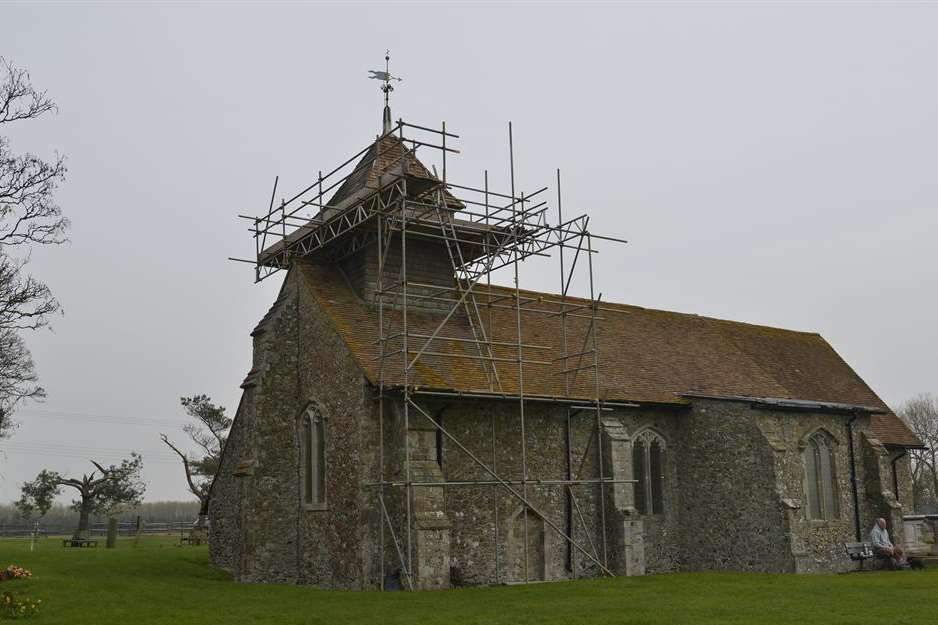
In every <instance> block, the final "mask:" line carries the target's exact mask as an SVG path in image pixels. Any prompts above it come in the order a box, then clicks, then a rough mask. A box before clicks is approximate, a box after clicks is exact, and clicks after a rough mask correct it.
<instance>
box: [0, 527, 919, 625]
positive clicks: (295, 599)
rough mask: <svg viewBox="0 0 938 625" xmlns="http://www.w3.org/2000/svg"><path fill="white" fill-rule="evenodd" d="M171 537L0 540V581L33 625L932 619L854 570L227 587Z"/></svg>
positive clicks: (898, 589)
mask: <svg viewBox="0 0 938 625" xmlns="http://www.w3.org/2000/svg"><path fill="white" fill-rule="evenodd" d="M173 540H174V539H172V538H152V537H151V538H145V539H143V540H142V541H141V544H140V546H138V547H136V548H134V547H133V545H132V542H131V541H130V540H125V541H121V542H120V543H118V547H117V549H112V550H108V549H104V546H103V541H102V543H101V547H99V548H98V549H65V548H63V547H62V546H61V541H56V540H52V539H48V540H46V541H44V542H42V543H41V544H40V547H39V549H38V550H37V551H36V552H34V553H30V551H29V543H28V542H27V541H21V540H0V566H2V567H6V565H7V564H10V563H15V564H19V565H22V566H25V567H26V568H28V569H30V570H32V572H33V575H34V577H33V578H32V579H30V580H16V581H9V582H2V583H0V591H4V590H12V591H14V592H16V593H23V594H28V595H30V596H32V597H36V598H39V599H42V601H43V611H42V613H41V614H40V615H39V616H37V617H36V618H35V619H33V620H32V621H31V622H33V623H37V624H38V623H43V624H46V623H48V624H50V625H51V624H54V623H61V624H63V625H64V624H68V625H83V624H89V625H112V624H113V625H149V624H151V623H152V624H163V623H165V624H167V625H169V624H172V625H196V624H198V625H214V624H221V623H224V624H231V623H235V624H241V623H247V624H267V623H270V624H274V623H276V624H277V625H294V624H297V625H298V624H311V623H329V624H340V623H368V624H372V623H374V624H397V623H399V624H407V625H411V624H419V625H433V624H437V623H438V624H441V625H442V624H446V625H454V624H457V623H458V624H459V625H463V624H465V625H471V624H475V623H479V624H482V623H485V624H487V625H488V624H499V623H538V624H552V623H557V624H561V623H562V624H565V625H569V624H575V623H590V624H605V623H636V624H637V623H643V624H644V623H648V624H688V625H706V624H710V623H720V624H735V623H738V624H740V625H757V624H760V623H773V624H775V623H791V624H797V625H807V624H810V623H824V624H833V625H837V624H848V623H849V624H866V623H877V624H878V623H888V624H890V625H902V624H906V623H908V624H915V625H925V624H928V623H935V622H938V606H936V601H935V600H936V599H938V593H936V590H938V588H936V586H938V571H908V572H906V571H903V572H898V573H888V572H883V573H878V572H877V573H864V574H858V575H825V576H806V575H802V576H796V575H764V574H735V573H734V574H730V573H698V574H682V575H658V576H649V577H642V578H618V579H601V580H583V581H576V582H562V583H553V584H535V585H530V586H512V587H497V588H473V589H466V590H449V591H435V592H418V593H406V592H396V593H379V592H339V591H325V590H316V589H312V588H304V587H297V586H286V585H248V584H235V583H232V582H231V581H230V580H229V578H228V576H227V575H226V574H224V573H222V572H220V571H218V570H216V569H214V568H213V567H212V566H211V565H210V564H209V562H208V554H207V551H206V549H205V548H204V547H202V548H193V547H175V546H173Z"/></svg>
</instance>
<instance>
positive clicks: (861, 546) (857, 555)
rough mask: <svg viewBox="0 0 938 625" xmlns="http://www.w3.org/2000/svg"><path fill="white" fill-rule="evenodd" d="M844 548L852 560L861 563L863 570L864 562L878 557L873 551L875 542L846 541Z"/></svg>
mask: <svg viewBox="0 0 938 625" xmlns="http://www.w3.org/2000/svg"><path fill="white" fill-rule="evenodd" d="M844 550H845V551H846V552H847V556H848V557H849V558H850V559H851V560H853V561H855V562H859V563H860V570H861V571H862V570H863V562H865V561H866V560H871V559H875V558H876V557H877V555H876V553H875V552H874V551H873V543H844Z"/></svg>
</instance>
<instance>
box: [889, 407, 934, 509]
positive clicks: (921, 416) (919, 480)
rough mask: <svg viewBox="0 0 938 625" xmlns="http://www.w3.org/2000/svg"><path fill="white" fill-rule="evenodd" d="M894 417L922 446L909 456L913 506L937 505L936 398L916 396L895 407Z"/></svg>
mask: <svg viewBox="0 0 938 625" xmlns="http://www.w3.org/2000/svg"><path fill="white" fill-rule="evenodd" d="M896 414H898V415H899V416H900V417H901V418H902V420H903V421H905V422H906V424H907V425H908V426H909V428H910V429H911V430H912V431H913V432H915V435H916V436H918V437H919V438H920V439H921V441H922V443H924V445H925V449H915V450H912V451H911V454H910V457H911V461H912V490H913V499H914V501H915V504H916V505H922V504H932V505H935V504H938V398H936V397H934V396H933V395H930V394H928V393H923V394H921V395H917V396H915V397H913V398H912V399H910V400H908V401H907V402H905V403H904V404H902V405H901V406H899V409H898V410H897V411H896Z"/></svg>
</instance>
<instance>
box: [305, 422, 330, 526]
mask: <svg viewBox="0 0 938 625" xmlns="http://www.w3.org/2000/svg"><path fill="white" fill-rule="evenodd" d="M300 463H301V464H300V466H301V467H302V478H303V504H304V505H306V506H308V507H311V508H316V507H322V506H325V504H326V422H325V419H323V416H322V414H321V413H320V412H319V410H317V409H316V408H314V407H312V406H310V407H309V408H307V409H306V411H305V412H304V413H303V417H302V424H301V427H300Z"/></svg>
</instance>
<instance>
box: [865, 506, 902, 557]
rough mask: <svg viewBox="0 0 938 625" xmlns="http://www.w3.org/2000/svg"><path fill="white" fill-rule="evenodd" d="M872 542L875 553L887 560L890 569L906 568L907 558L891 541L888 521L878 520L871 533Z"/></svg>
mask: <svg viewBox="0 0 938 625" xmlns="http://www.w3.org/2000/svg"><path fill="white" fill-rule="evenodd" d="M870 542H871V543H873V551H874V552H875V553H876V555H878V556H879V557H881V558H885V559H886V561H887V562H888V563H889V565H890V568H893V569H897V568H904V567H905V566H906V562H905V557H904V556H903V554H902V549H900V548H899V547H896V546H895V545H893V544H892V541H891V540H889V532H888V531H887V530H886V519H882V518H880V519H876V525H874V526H873V529H872V530H871V531H870Z"/></svg>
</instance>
